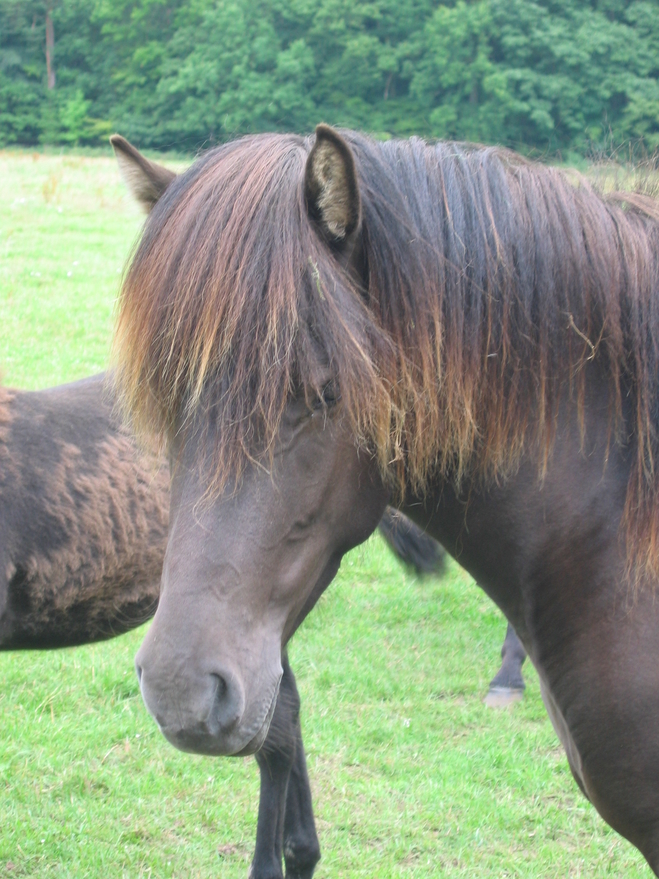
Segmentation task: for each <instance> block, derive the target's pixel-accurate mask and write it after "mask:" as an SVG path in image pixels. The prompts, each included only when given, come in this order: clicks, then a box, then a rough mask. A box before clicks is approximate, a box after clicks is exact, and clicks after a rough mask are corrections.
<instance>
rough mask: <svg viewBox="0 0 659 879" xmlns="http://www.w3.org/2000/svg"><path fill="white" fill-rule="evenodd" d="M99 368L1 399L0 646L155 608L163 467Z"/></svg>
mask: <svg viewBox="0 0 659 879" xmlns="http://www.w3.org/2000/svg"><path fill="white" fill-rule="evenodd" d="M113 403H114V401H113V399H112V395H111V393H110V391H109V390H108V387H107V383H106V377H105V375H103V374H101V375H98V376H94V377H92V378H89V379H85V380H83V381H79V382H74V383H72V384H68V385H63V386H60V387H56V388H51V389H48V390H44V391H36V392H22V391H8V390H6V389H4V390H3V396H2V398H1V400H0V564H1V565H2V567H1V568H0V576H1V579H0V649H16V648H50V647H59V646H66V645H72V644H79V643H86V642H90V641H97V640H102V639H105V638H110V637H113V636H114V635H118V634H121V633H122V632H125V631H127V630H128V629H131V628H133V627H135V626H136V625H139V624H140V623H141V622H143V621H145V620H146V619H148V618H149V617H150V616H152V615H153V613H154V612H155V608H156V605H157V600H158V591H159V584H160V572H161V567H162V559H163V555H164V550H165V544H166V537H167V523H168V504H169V498H168V470H167V467H166V465H164V463H163V462H161V461H159V460H158V459H157V458H156V456H155V455H152V454H150V453H148V452H145V451H142V450H140V449H138V447H137V446H136V444H135V442H134V440H133V439H132V438H131V436H130V435H129V434H128V433H127V432H126V431H125V429H124V428H122V426H121V425H120V423H119V421H118V419H117V418H115V416H114V414H113Z"/></svg>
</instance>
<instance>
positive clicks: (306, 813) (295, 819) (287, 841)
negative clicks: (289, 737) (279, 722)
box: [284, 681, 320, 879]
mask: <svg viewBox="0 0 659 879" xmlns="http://www.w3.org/2000/svg"><path fill="white" fill-rule="evenodd" d="M293 685H295V681H293ZM284 860H285V862H286V879H311V877H312V876H313V871H314V869H315V867H316V864H317V863H318V861H319V860H320V843H319V842H318V834H317V833H316V824H315V821H314V817H313V807H312V804H311V788H310V787H309V776H308V774H307V761H306V759H305V756H304V745H303V744H302V731H301V729H300V720H299V717H298V720H297V723H296V748H295V761H294V763H293V768H292V771H291V778H290V781H289V784H288V796H287V798H286V818H285V820H284Z"/></svg>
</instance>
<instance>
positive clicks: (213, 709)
mask: <svg viewBox="0 0 659 879" xmlns="http://www.w3.org/2000/svg"><path fill="white" fill-rule="evenodd" d="M135 666H136V671H137V677H138V680H139V682H140V690H141V692H142V698H143V700H144V704H145V705H146V708H147V710H148V711H149V713H150V714H151V715H152V716H153V718H154V719H155V721H156V722H157V724H158V726H159V728H160V731H161V732H162V734H163V735H164V736H165V738H166V739H167V741H168V742H170V743H171V744H172V745H174V747H175V748H178V749H179V750H181V751H188V752H191V753H193V754H206V755H211V756H233V755H238V754H241V755H242V754H252V753H254V752H255V751H257V750H258V749H259V748H260V747H261V745H262V744H263V742H264V740H265V737H266V735H267V733H268V729H269V726H270V721H271V720H272V716H273V714H274V710H275V707H276V704H277V695H278V692H279V681H280V680H281V671H280V673H279V675H278V676H277V677H276V680H275V684H274V686H273V687H270V688H268V689H269V691H268V692H267V693H266V694H264V695H263V696H262V697H260V698H257V700H256V701H251V703H250V704H249V705H248V703H247V700H246V696H245V689H244V687H243V684H242V682H241V680H240V678H239V677H238V675H237V674H235V673H234V672H232V671H231V670H229V669H228V668H220V667H218V668H215V669H213V671H212V672H209V673H206V674H200V675H196V676H195V677H190V676H185V678H183V679H176V678H177V677H178V676H176V677H175V678H170V679H167V678H166V677H164V676H163V675H160V674H158V673H155V674H154V673H153V672H150V671H149V669H148V668H147V667H144V666H143V665H142V663H141V662H140V654H139V653H138V656H137V659H136V662H135Z"/></svg>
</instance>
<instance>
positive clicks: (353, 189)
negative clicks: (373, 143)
mask: <svg viewBox="0 0 659 879" xmlns="http://www.w3.org/2000/svg"><path fill="white" fill-rule="evenodd" d="M304 195H305V199H306V202H307V208H308V210H309V214H310V215H311V217H312V219H313V220H315V222H316V223H318V225H319V226H320V228H321V230H322V232H323V234H324V235H325V237H326V238H327V239H328V240H329V241H330V242H331V243H332V244H335V245H337V246H339V247H340V246H342V245H344V244H346V243H347V242H348V241H349V240H350V239H351V238H352V237H353V235H354V234H355V233H356V232H358V231H359V228H360V225H361V213H362V211H361V199H360V196H359V187H358V184H357V171H356V168H355V158H354V156H353V154H352V150H351V149H350V147H349V146H348V144H347V143H346V141H345V140H344V139H343V138H342V137H341V135H340V134H339V133H338V132H336V131H335V130H334V129H333V128H330V126H329V125H319V126H318V127H317V128H316V143H315V144H314V145H313V147H312V149H311V152H310V153H309V157H308V158H307V166H306V169H305V172H304Z"/></svg>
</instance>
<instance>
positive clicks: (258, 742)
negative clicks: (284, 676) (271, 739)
mask: <svg viewBox="0 0 659 879" xmlns="http://www.w3.org/2000/svg"><path fill="white" fill-rule="evenodd" d="M280 684H281V677H280V678H279V680H278V681H277V686H276V687H275V692H274V693H273V695H272V701H271V702H270V707H269V708H268V710H267V712H266V715H265V717H264V718H263V722H262V723H261V726H260V728H259V731H258V732H257V733H256V735H255V736H254V737H253V738H252V739H250V741H249V742H248V743H247V744H246V745H245V747H244V748H243V749H242V750H241V751H237V752H236V753H235V754H234V755H233V756H234V757H248V756H250V754H256V752H257V751H258V750H259V749H260V748H261V746H262V745H263V742H265V740H266V736H267V735H268V732H269V730H270V724H271V723H272V718H273V716H274V713H275V708H276V707H277V699H278V698H279V686H280Z"/></svg>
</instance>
